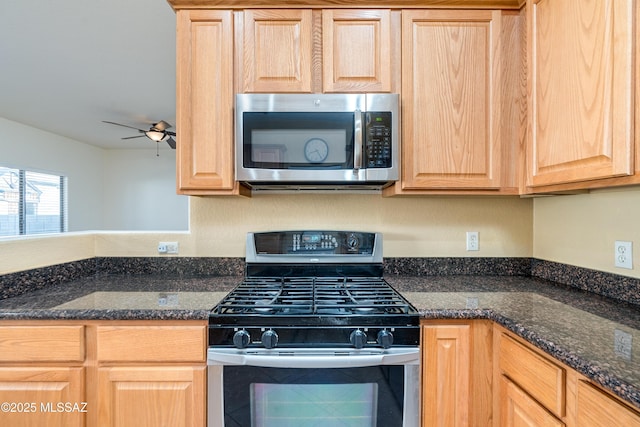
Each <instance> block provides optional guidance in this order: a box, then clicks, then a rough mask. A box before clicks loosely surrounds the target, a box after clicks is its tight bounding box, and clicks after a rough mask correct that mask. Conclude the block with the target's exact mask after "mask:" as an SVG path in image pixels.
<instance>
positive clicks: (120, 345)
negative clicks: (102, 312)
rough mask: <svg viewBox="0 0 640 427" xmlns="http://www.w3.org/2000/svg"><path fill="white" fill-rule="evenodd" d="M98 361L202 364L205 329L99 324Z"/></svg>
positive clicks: (174, 326) (195, 327) (97, 332)
mask: <svg viewBox="0 0 640 427" xmlns="http://www.w3.org/2000/svg"><path fill="white" fill-rule="evenodd" d="M96 335H97V344H98V347H97V358H98V360H99V361H101V362H146V361H153V362H204V360H205V352H206V346H207V345H206V328H205V327H204V326H196V325H193V326H180V325H173V326H157V325H156V326H153V325H139V326H135V325H122V326H120V325H113V326H112V325H101V326H98V327H97V329H96Z"/></svg>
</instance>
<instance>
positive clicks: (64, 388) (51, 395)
mask: <svg viewBox="0 0 640 427" xmlns="http://www.w3.org/2000/svg"><path fill="white" fill-rule="evenodd" d="M0 402H2V403H3V404H4V405H7V404H9V405H10V406H9V407H8V408H9V411H5V410H4V407H3V410H2V411H1V412H0V425H1V426H11V427H39V426H47V427H81V426H83V425H84V420H85V412H84V411H90V410H92V409H94V410H95V408H89V407H85V406H84V402H85V398H84V370H83V368H79V367H78V368H55V367H30V368H17V367H12V368H0ZM58 403H62V404H63V406H62V407H59V406H58ZM67 403H68V404H69V405H71V406H65V405H66V404H67ZM76 404H77V406H76ZM11 405H15V406H11ZM11 409H15V412H12V411H11Z"/></svg>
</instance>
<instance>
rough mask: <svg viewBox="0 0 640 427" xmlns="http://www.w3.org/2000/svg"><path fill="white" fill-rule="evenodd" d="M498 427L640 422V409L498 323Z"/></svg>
mask: <svg viewBox="0 0 640 427" xmlns="http://www.w3.org/2000/svg"><path fill="white" fill-rule="evenodd" d="M494 352H495V359H494V363H495V366H494V379H495V384H496V387H495V388H494V412H495V415H496V416H495V423H494V424H493V427H561V426H567V427H623V426H624V427H640V411H638V409H636V408H633V407H631V406H629V405H627V404H626V403H624V402H623V401H622V400H620V399H619V398H618V397H616V396H614V395H612V394H611V393H609V392H607V391H605V390H604V389H602V388H600V387H599V386H597V385H595V384H594V383H592V382H591V381H590V380H589V379H587V378H586V377H585V376H583V375H582V374H580V373H578V372H577V371H575V370H574V369H572V368H570V367H568V366H566V365H564V364H562V363H560V362H559V361H557V360H556V359H554V358H553V357H551V356H549V355H548V354H546V353H544V352H542V351H541V350H539V349H537V348H535V347H534V346H532V345H531V344H529V343H527V342H525V341H524V340H523V339H521V338H519V337H517V336H515V335H514V334H512V333H511V332H509V331H507V330H506V329H504V328H503V327H501V326H498V325H494Z"/></svg>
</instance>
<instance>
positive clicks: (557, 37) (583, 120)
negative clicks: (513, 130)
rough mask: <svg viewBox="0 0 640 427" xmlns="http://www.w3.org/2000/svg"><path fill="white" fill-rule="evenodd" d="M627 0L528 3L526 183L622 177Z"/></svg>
mask: <svg viewBox="0 0 640 427" xmlns="http://www.w3.org/2000/svg"><path fill="white" fill-rule="evenodd" d="M633 4H634V1H633V0H604V1H594V2H576V1H571V0H537V1H536V0H529V1H528V2H527V11H528V14H529V16H528V22H529V29H528V37H527V38H528V39H529V52H530V57H529V76H530V82H529V85H530V87H529V91H530V105H529V120H530V126H529V127H530V134H529V143H528V150H527V151H528V156H527V157H528V167H529V171H528V185H530V186H540V185H549V184H558V183H569V182H575V181H585V180H592V179H597V178H606V177H612V176H621V175H629V174H631V173H633V169H632V153H633V151H632V145H631V144H632V140H633V133H632V131H633V53H632V48H633V39H632V35H633V30H632V24H633V10H632V7H633Z"/></svg>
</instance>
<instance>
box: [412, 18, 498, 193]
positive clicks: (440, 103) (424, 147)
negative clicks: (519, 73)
mask: <svg viewBox="0 0 640 427" xmlns="http://www.w3.org/2000/svg"><path fill="white" fill-rule="evenodd" d="M500 22H501V15H500V12H494V11H480V10H478V11H459V10H456V11H439V10H428V11H404V12H403V22H402V45H403V46H402V87H403V89H402V94H403V104H404V105H403V159H402V161H403V172H402V174H403V176H402V181H403V182H402V188H403V189H407V190H412V189H422V188H455V189H463V188H486V189H498V188H499V187H500V159H501V153H500V132H499V126H500V92H499V91H500V73H501V71H500V66H499V60H500V58H499V52H500Z"/></svg>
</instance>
